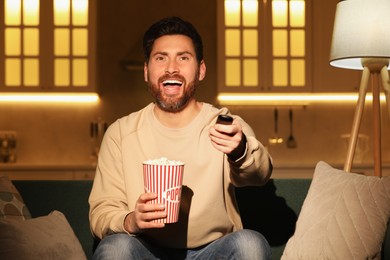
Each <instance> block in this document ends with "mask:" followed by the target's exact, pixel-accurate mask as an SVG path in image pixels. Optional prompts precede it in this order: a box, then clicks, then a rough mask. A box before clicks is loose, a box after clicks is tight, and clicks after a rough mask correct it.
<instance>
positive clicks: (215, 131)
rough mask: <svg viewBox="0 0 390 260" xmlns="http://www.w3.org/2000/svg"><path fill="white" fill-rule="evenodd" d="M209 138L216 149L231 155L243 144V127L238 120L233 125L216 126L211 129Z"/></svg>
mask: <svg viewBox="0 0 390 260" xmlns="http://www.w3.org/2000/svg"><path fill="white" fill-rule="evenodd" d="M209 136H210V139H211V142H212V144H213V146H214V147H215V148H216V149H218V150H219V151H222V152H224V153H226V154H229V153H231V152H232V151H233V150H234V149H236V148H237V147H238V146H239V144H240V142H241V139H242V127H241V125H240V124H239V123H238V122H236V120H234V121H233V124H231V125H222V124H216V125H213V126H211V127H210V131H209Z"/></svg>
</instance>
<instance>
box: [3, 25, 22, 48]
mask: <svg viewBox="0 0 390 260" xmlns="http://www.w3.org/2000/svg"><path fill="white" fill-rule="evenodd" d="M20 42H21V39H20V29H18V28H6V29H5V55H20V54H21V50H20V45H21V43H20Z"/></svg>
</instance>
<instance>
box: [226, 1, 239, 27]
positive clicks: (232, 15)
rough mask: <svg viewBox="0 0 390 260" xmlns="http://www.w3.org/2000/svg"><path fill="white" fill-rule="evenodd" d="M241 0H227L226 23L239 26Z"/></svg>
mask: <svg viewBox="0 0 390 260" xmlns="http://www.w3.org/2000/svg"><path fill="white" fill-rule="evenodd" d="M240 24H241V23H240V0H225V25H226V26H239V25H240Z"/></svg>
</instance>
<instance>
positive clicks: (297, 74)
mask: <svg viewBox="0 0 390 260" xmlns="http://www.w3.org/2000/svg"><path fill="white" fill-rule="evenodd" d="M291 85H292V86H301V87H303V86H304V85H305V60H303V59H294V60H291Z"/></svg>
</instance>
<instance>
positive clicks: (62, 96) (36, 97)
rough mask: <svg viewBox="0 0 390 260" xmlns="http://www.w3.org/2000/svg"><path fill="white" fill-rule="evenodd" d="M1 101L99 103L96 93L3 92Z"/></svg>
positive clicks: (0, 97)
mask: <svg viewBox="0 0 390 260" xmlns="http://www.w3.org/2000/svg"><path fill="white" fill-rule="evenodd" d="M0 102H10V103H12V102H25V103H29V102H31V103H97V102H99V96H98V94H96V93H23V94H22V93H2V94H0Z"/></svg>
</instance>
